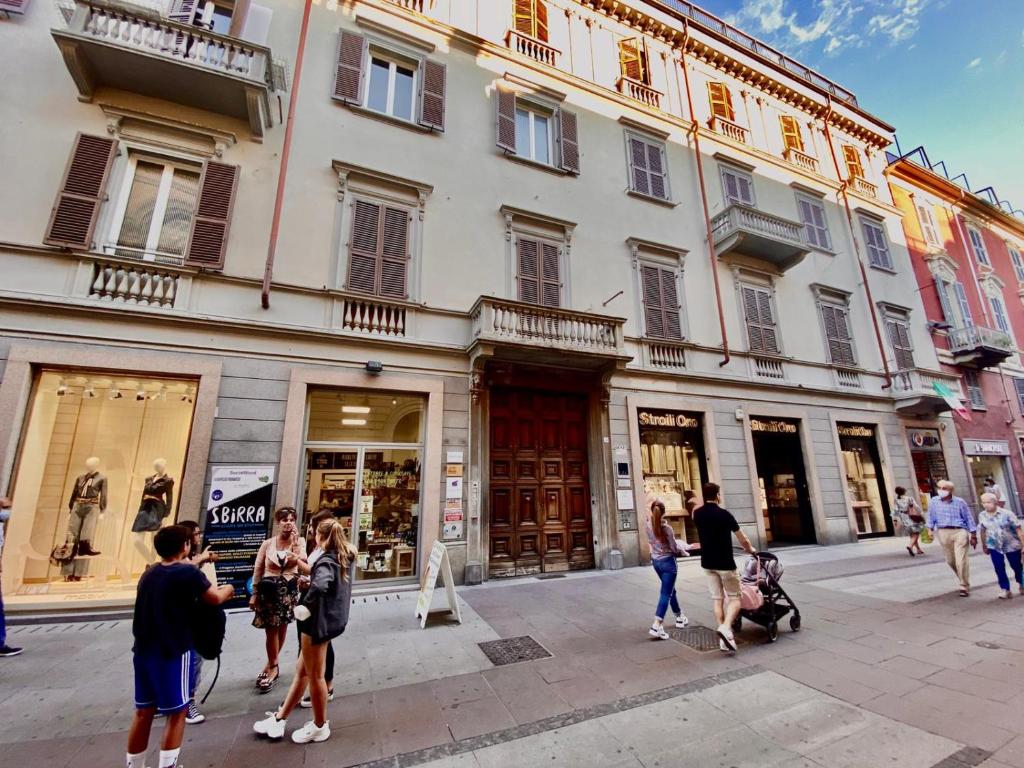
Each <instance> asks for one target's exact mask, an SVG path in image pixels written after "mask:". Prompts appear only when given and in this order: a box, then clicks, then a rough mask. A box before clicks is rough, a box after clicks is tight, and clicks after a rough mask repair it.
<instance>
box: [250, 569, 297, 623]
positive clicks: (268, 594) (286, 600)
mask: <svg viewBox="0 0 1024 768" xmlns="http://www.w3.org/2000/svg"><path fill="white" fill-rule="evenodd" d="M296 586H297V585H296V580H295V579H291V580H289V579H273V578H270V579H263V580H262V581H261V582H260V583H259V584H257V585H256V608H255V611H256V615H255V616H254V617H253V619H252V625H253V626H254V627H257V628H259V629H273V628H274V627H282V626H287V625H288V624H291V623H292V622H293V621H294V620H295V613H294V609H295V600H296Z"/></svg>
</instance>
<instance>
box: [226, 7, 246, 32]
mask: <svg viewBox="0 0 1024 768" xmlns="http://www.w3.org/2000/svg"><path fill="white" fill-rule="evenodd" d="M249 2H250V0H235V7H234V8H232V9H231V25H230V26H229V27H228V35H230V36H231V37H241V36H242V30H243V29H245V19H246V17H247V16H248V15H249Z"/></svg>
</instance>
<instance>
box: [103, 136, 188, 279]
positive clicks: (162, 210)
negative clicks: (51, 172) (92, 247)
mask: <svg viewBox="0 0 1024 768" xmlns="http://www.w3.org/2000/svg"><path fill="white" fill-rule="evenodd" d="M199 177H200V168H199V166H198V165H191V164H186V163H180V162H171V161H168V160H161V159H158V158H154V157H149V156H145V155H139V154H135V153H132V154H130V155H129V159H128V170H127V174H126V179H125V186H124V187H123V188H122V197H121V200H120V203H119V205H118V207H117V208H116V209H115V215H114V221H113V223H112V227H111V235H110V246H109V249H112V250H113V251H114V253H115V254H117V255H118V256H122V257H125V258H135V259H139V258H141V259H144V260H147V261H169V262H179V261H180V260H181V259H182V258H183V257H184V255H185V246H186V245H187V243H188V236H189V231H190V229H191V226H192V218H193V215H194V214H195V211H196V203H197V200H198V197H199Z"/></svg>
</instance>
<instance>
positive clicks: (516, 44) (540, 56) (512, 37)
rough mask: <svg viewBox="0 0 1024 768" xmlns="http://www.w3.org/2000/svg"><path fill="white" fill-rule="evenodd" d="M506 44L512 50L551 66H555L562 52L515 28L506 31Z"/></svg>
mask: <svg viewBox="0 0 1024 768" xmlns="http://www.w3.org/2000/svg"><path fill="white" fill-rule="evenodd" d="M505 45H507V46H508V47H509V49H510V50H513V51H515V52H516V53H518V54H520V55H522V56H526V57H528V58H531V59H533V60H534V61H539V62H540V63H541V64H547V65H548V66H549V67H553V66H555V64H556V63H557V62H558V54H559V53H561V51H559V50H558V49H557V48H552V47H551V46H550V45H548V44H547V43H545V42H543V41H541V40H538V39H537V38H535V37H530V36H529V35H524V34H523V33H522V32H517V31H516V30H514V29H510V30H508V31H507V32H506V33H505Z"/></svg>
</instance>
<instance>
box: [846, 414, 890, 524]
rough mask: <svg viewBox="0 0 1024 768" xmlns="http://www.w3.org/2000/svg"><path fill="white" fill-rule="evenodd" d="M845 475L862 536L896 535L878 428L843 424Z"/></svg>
mask: <svg viewBox="0 0 1024 768" xmlns="http://www.w3.org/2000/svg"><path fill="white" fill-rule="evenodd" d="M838 430H839V447H840V449H841V451H842V458H843V474H844V477H845V479H846V488H847V491H848V493H849V495H850V502H851V504H852V505H853V516H854V519H855V520H856V521H857V535H858V536H859V537H860V538H862V539H863V538H870V537H873V536H887V535H891V534H892V530H893V529H892V519H891V517H890V516H889V499H888V495H887V494H886V493H885V489H884V485H883V482H882V470H881V461H880V459H879V455H878V445H877V443H876V440H875V431H874V427H872V426H869V425H862V424H839V425H838Z"/></svg>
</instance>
